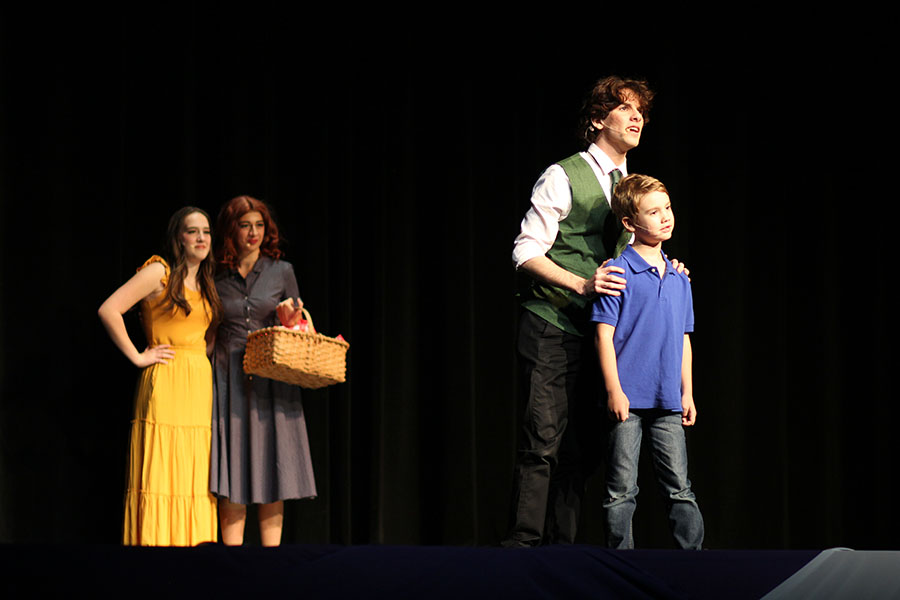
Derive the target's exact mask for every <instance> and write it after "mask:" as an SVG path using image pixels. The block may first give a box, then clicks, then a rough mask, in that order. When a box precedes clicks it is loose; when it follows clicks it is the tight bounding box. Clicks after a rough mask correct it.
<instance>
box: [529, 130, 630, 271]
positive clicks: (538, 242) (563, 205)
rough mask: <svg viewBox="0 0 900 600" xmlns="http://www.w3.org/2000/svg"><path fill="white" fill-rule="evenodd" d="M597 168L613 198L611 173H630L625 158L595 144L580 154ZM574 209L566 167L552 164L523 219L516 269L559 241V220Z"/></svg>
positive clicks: (539, 179)
mask: <svg viewBox="0 0 900 600" xmlns="http://www.w3.org/2000/svg"><path fill="white" fill-rule="evenodd" d="M579 154H580V155H581V157H582V158H584V160H586V161H587V163H588V164H589V165H590V166H591V168H592V169H593V170H594V174H595V175H596V176H597V181H599V182H600V187H602V188H603V193H604V194H605V195H606V200H607V202H609V199H610V198H611V197H612V192H611V189H610V188H611V185H612V182H611V181H610V178H609V174H610V173H611V172H612V171H613V170H615V169H618V170H619V171H620V172H621V173H622V177H625V176H626V175H628V172H627V170H626V167H625V161H622V164H621V165H616V164H614V163H613V161H612V159H611V158H609V157H608V156H607V155H606V153H605V152H603V150H601V149H600V148H598V147H597V146H596V145H594V144H591V145H590V147H589V148H588V149H587V151H586V152H580V153H579ZM570 210H572V190H571V188H570V187H569V178H568V176H567V175H566V172H565V170H564V169H563V168H562V167H561V166H559V165H550V167H548V168H547V170H546V171H544V172H543V173H542V174H541V176H540V178H538V180H537V183H535V184H534V189H533V190H532V192H531V207H530V208H529V209H528V212H527V213H525V218H524V219H522V227H521V231H520V232H519V235H518V236H516V241H515V242H514V244H513V254H512V256H513V262H514V263H515V264H516V268H517V269H518V268H519V267H521V266H522V265H523V264H524V263H525V262H527V261H529V260H531V259H532V258H534V257H536V256H543V255H545V254H547V251H548V250H550V248H551V247H552V246H553V242H555V241H556V234H557V233H559V222H560V221H562V220H563V219H565V218H566V217H567V216H569V211H570Z"/></svg>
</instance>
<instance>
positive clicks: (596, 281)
mask: <svg viewBox="0 0 900 600" xmlns="http://www.w3.org/2000/svg"><path fill="white" fill-rule="evenodd" d="M609 261H610V259H607V260H605V261H604V262H603V264H602V265H600V266H599V267H597V270H596V271H594V276H593V277H591V278H590V279H587V280H585V285H584V293H583V294H582V295H584V296H588V297H590V296H593V295H595V294H607V295H609V296H621V295H622V292H621V291H620V290H624V289H625V279H624V278H623V277H619V276H618V275H616V273H625V269H623V268H622V267H616V266H613V265H610V264H609Z"/></svg>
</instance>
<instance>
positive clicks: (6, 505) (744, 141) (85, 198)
mask: <svg viewBox="0 0 900 600" xmlns="http://www.w3.org/2000/svg"><path fill="white" fill-rule="evenodd" d="M37 12H38V11H37V9H31V10H29V11H25V10H23V9H12V8H4V9H3V12H2V13H0V317H2V320H0V541H3V542H90V543H116V542H117V541H118V540H119V536H120V523H121V518H122V497H123V491H124V490H123V488H124V471H125V453H126V446H127V436H128V428H129V420H130V418H131V414H132V394H133V391H134V386H135V382H136V379H137V372H136V370H135V369H134V368H133V367H131V365H130V364H129V363H128V362H127V361H126V360H125V359H124V358H123V357H122V356H121V355H120V354H119V353H118V351H117V350H115V349H114V347H113V345H112V343H111V342H110V341H109V340H108V338H107V336H106V335H105V333H104V331H103V329H102V327H101V325H100V322H99V320H98V319H97V317H96V309H97V307H98V306H99V305H100V303H101V302H102V301H103V300H104V299H105V298H106V297H107V296H108V295H109V294H110V293H111V292H112V291H113V290H115V289H116V287H117V286H119V285H120V284H122V283H123V282H124V281H125V280H126V279H127V278H128V277H130V276H131V275H132V274H133V273H134V270H135V269H136V267H138V266H139V265H140V264H141V263H142V262H143V261H144V260H145V259H146V258H147V257H148V256H150V255H151V254H153V253H155V252H156V251H157V250H158V242H159V240H160V237H161V235H162V233H163V230H164V228H165V225H166V221H167V219H168V217H169V215H170V214H171V213H173V212H174V211H175V210H176V209H177V208H179V207H181V206H183V205H186V204H192V205H197V206H200V207H202V208H204V209H206V210H207V211H208V212H210V213H213V214H215V213H216V212H217V211H218V208H219V207H220V205H221V204H222V203H223V202H225V201H226V200H228V199H229V198H231V197H233V196H235V195H238V194H250V195H254V196H257V197H260V198H262V199H264V200H266V201H268V202H270V203H271V204H272V205H273V206H274V207H275V209H276V211H277V218H278V222H279V224H280V227H281V229H282V232H283V234H284V237H285V238H286V240H287V245H286V248H285V250H286V258H287V260H289V261H291V262H292V263H293V264H294V266H295V270H296V272H297V275H298V279H299V283H300V289H301V294H302V296H303V298H304V300H305V302H306V305H307V307H308V308H309V309H310V310H311V312H312V314H313V317H314V319H315V322H316V325H317V327H318V329H319V330H320V331H322V332H324V333H326V334H329V335H336V334H338V333H340V334H342V335H343V336H344V337H345V338H346V339H347V340H348V341H349V342H350V344H351V348H350V354H349V380H348V382H347V383H345V384H343V385H339V386H335V387H333V388H330V389H328V390H323V391H315V392H309V393H306V394H305V396H304V401H305V408H306V410H307V413H308V425H309V435H310V440H311V445H312V452H313V462H314V467H315V472H316V479H317V484H318V488H319V498H318V499H316V500H313V501H302V502H293V503H289V507H288V512H287V516H286V518H287V522H286V530H285V535H284V540H285V542H305V543H324V542H332V543H370V542H371V543H391V544H394V543H397V544H399V543H402V544H463V545H470V544H477V545H488V544H496V543H498V542H499V540H500V539H501V537H502V535H503V533H504V531H505V529H506V526H507V508H508V502H509V494H510V487H511V479H512V468H513V460H514V449H515V443H516V436H517V420H518V415H519V412H520V407H519V403H518V400H517V398H518V391H519V390H518V387H517V385H518V384H517V377H516V373H517V363H516V356H515V349H514V343H515V339H514V338H515V327H516V319H517V308H516V302H515V298H514V295H515V292H516V289H517V288H518V287H519V286H520V285H522V283H523V282H522V281H521V280H520V279H518V278H517V275H516V274H515V272H514V270H513V268H512V264H511V259H510V253H511V249H512V240H513V237H514V236H515V234H516V232H517V229H518V224H519V220H520V219H521V218H522V216H523V215H524V212H525V210H526V208H527V206H528V201H529V195H530V191H531V186H532V185H533V183H534V181H535V180H536V178H537V177H538V175H539V174H540V172H541V171H542V169H544V168H545V167H546V166H547V165H549V164H551V163H552V162H554V161H556V160H559V159H561V158H564V157H565V156H568V155H569V154H571V153H573V152H574V151H576V150H578V149H579V147H578V145H577V143H576V142H575V139H574V136H573V129H574V122H575V115H576V112H577V109H578V104H579V101H580V99H581V97H582V95H583V93H584V92H585V91H586V90H587V88H588V87H589V85H590V84H591V83H592V81H593V80H594V79H596V78H597V77H600V76H602V75H605V74H609V73H621V74H625V75H636V76H642V77H646V78H647V79H649V81H650V82H651V84H652V86H653V87H654V88H655V89H656V90H657V92H658V101H657V104H656V107H655V109H654V111H653V113H652V114H651V122H650V124H649V125H648V127H647V128H646V130H645V134H644V137H643V140H642V143H641V146H640V147H639V148H638V149H636V150H634V151H633V152H632V153H631V154H630V156H629V168H630V170H631V171H632V172H644V173H648V174H652V175H655V176H657V177H659V178H661V179H662V180H663V181H664V182H665V183H666V184H667V185H668V187H669V190H670V192H671V196H672V199H673V203H674V207H675V211H676V215H677V217H678V221H677V224H678V227H677V228H676V232H675V237H674V239H673V240H672V241H671V242H670V243H669V245H668V247H667V249H668V251H669V253H670V255H672V256H675V257H677V258H679V259H681V260H684V261H685V262H687V264H688V266H689V268H690V269H691V275H692V280H693V284H694V296H695V309H696V314H697V332H696V333H695V335H694V336H693V344H694V357H695V368H694V370H695V380H696V398H697V403H698V407H699V422H698V424H697V426H696V427H695V428H694V429H693V430H691V431H690V432H689V451H690V460H691V474H692V479H693V481H694V486H695V491H696V493H697V495H698V498H699V501H700V503H701V507H702V509H703V512H704V515H705V517H706V522H707V532H708V533H707V545H708V546H709V547H712V548H794V549H796V548H825V547H830V546H849V547H854V548H860V549H862V548H895V547H896V546H897V539H898V534H900V517H898V514H897V510H896V502H895V500H894V499H895V496H894V495H893V485H894V483H893V480H894V478H895V474H896V466H895V465H896V457H897V450H896V448H895V444H894V441H893V435H892V434H893V432H894V429H895V428H894V427H893V420H892V418H891V417H892V416H893V411H892V410H891V409H892V408H893V405H894V401H895V399H896V394H895V390H894V388H895V386H894V379H895V366H894V353H893V340H894V335H895V325H894V313H895V310H894V307H895V306H896V301H895V300H894V298H893V296H892V293H890V292H889V290H888V287H889V286H890V287H893V286H892V285H890V284H889V282H891V281H892V280H894V279H895V278H896V276H895V274H894V269H892V268H891V265H892V262H889V260H890V259H889V257H890V256H891V254H892V253H890V252H889V249H892V248H893V243H892V242H893V237H895V235H896V231H895V227H893V225H892V223H893V221H894V217H895V211H893V210H889V208H893V207H892V206H891V205H890V204H888V202H887V198H888V197H889V195H892V194H893V182H889V181H887V180H886V181H883V182H881V181H876V180H877V178H878V177H879V176H880V175H881V174H883V173H887V172H889V171H888V170H887V166H888V165H889V163H888V156H889V155H888V154H887V153H885V152H881V151H875V149H876V148H875V146H874V143H875V142H876V141H877V140H878V136H877V134H878V132H879V131H881V129H880V128H881V127H882V125H881V123H880V120H881V117H882V116H883V113H882V109H883V108H884V107H883V102H884V99H883V98H881V97H879V95H878V94H876V93H873V92H871V91H870V87H869V85H870V84H864V83H863V82H864V81H869V82H871V81H872V80H873V79H872V78H873V77H874V76H877V73H875V72H862V73H861V72H860V71H859V62H858V61H856V60H855V59H856V58H857V57H858V55H857V56H854V55H849V54H848V53H847V52H846V49H845V48H843V47H842V46H841V45H840V44H839V43H832V42H828V43H826V42H825V40H824V37H823V39H821V40H819V39H817V40H815V41H814V43H812V44H811V43H805V44H798V43H797V42H796V41H795V39H794V38H793V33H792V32H793V29H792V28H791V27H790V26H788V25H785V26H783V27H778V26H773V27H771V30H765V31H761V30H759V29H754V28H751V27H748V28H747V30H746V31H734V30H733V29H721V30H719V31H715V30H710V29H703V30H700V28H697V31H696V32H691V31H684V30H681V32H680V35H678V36H675V35H674V34H673V31H672V30H670V29H668V28H663V27H659V28H657V29H650V28H648V27H647V26H645V27H644V28H643V29H641V31H640V35H641V37H640V39H639V40H637V39H636V37H635V35H636V34H635V33H634V32H630V31H623V32H622V34H621V35H620V36H618V37H616V36H613V35H609V34H607V35H604V36H600V35H594V34H593V32H591V31H590V30H587V29H586V30H585V31H584V32H582V34H580V35H578V36H572V37H570V38H563V36H552V37H551V36H547V35H545V34H543V33H541V32H543V31H544V30H543V29H537V28H535V27H525V26H522V27H520V28H517V29H513V28H511V27H510V26H509V25H505V26H504V28H497V27H494V26H489V25H487V24H483V25H478V26H473V25H472V23H471V22H466V23H465V24H463V23H460V24H456V23H454V24H453V25H452V26H451V25H449V24H447V23H444V24H443V25H444V27H445V29H444V31H445V32H444V33H438V32H435V31H432V29H431V28H432V25H433V24H432V23H431V22H430V21H425V20H423V21H421V22H419V21H418V20H415V19H414V22H415V23H416V24H417V25H416V26H415V27H413V25H409V26H408V27H399V26H397V27H393V28H391V29H390V30H388V29H384V28H380V27H376V26H374V21H373V22H371V23H368V22H367V21H366V19H365V18H358V19H356V20H355V21H354V22H355V23H356V24H355V25H354V26H352V27H351V26H350V25H347V23H346V21H343V20H338V19H337V17H335V16H332V18H331V20H327V21H324V20H323V21H319V20H315V19H312V18H308V19H306V20H304V19H298V18H297V17H298V16H294V15H287V14H281V13H279V12H278V11H275V10H264V9H254V10H253V11H249V12H243V13H223V12H221V10H220V9H217V10H215V11H207V10H205V9H201V8H199V7H198V6H197V5H194V4H191V3H187V4H185V6H184V7H183V8H182V9H181V10H180V11H179V12H178V13H177V14H175V13H171V14H163V13H160V12H152V11H151V10H150V9H148V10H147V12H146V13H144V12H139V11H138V10H137V9H117V10H114V11H112V12H101V11H96V13H90V12H87V13H86V12H77V13H76V12H73V9H68V11H67V12H59V11H57V10H53V11H48V12H47V13H45V14H37ZM307 16H308V15H307ZM369 25H371V27H369ZM564 40H565V43H562V42H563V41H564ZM763 40H764V41H765V44H763V43H762V41H763ZM874 50H877V49H874ZM851 67H852V68H853V70H851ZM873 71H874V69H873ZM866 173H872V174H874V175H873V176H868V175H865V174H866ZM860 181H862V185H860V183H859V182H860ZM867 183H873V184H874V185H866V184H867ZM873 225H874V226H873ZM861 249H864V251H863V252H861V253H860V252H858V251H859V250H861ZM129 325H130V327H131V328H132V331H133V332H134V335H135V336H136V339H141V338H140V333H139V329H138V327H137V319H136V317H134V315H133V314H132V315H131V316H129ZM598 397H599V391H598ZM651 479H652V475H651V473H650V472H649V471H646V470H645V471H644V472H643V474H642V483H643V492H642V494H641V496H640V505H639V509H638V513H637V517H636V535H637V539H638V545H639V546H642V547H660V548H667V547H670V542H669V538H668V533H667V527H666V524H665V519H664V518H663V516H662V506H661V503H660V501H659V500H658V498H657V497H656V493H655V489H654V485H653V483H652V481H651ZM599 483H600V480H599V479H597V478H595V479H594V480H593V481H592V487H591V490H590V492H589V498H588V502H587V503H586V504H587V507H586V509H585V514H584V525H583V528H582V530H581V531H582V533H581V539H582V541H584V542H586V543H596V544H599V543H602V542H603V533H602V526H601V507H600V502H601V498H600V491H599V487H600V486H599ZM250 522H252V519H251V520H250ZM250 539H251V541H252V540H253V534H252V533H251V535H250Z"/></svg>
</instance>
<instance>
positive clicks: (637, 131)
mask: <svg viewBox="0 0 900 600" xmlns="http://www.w3.org/2000/svg"><path fill="white" fill-rule="evenodd" d="M592 123H593V125H594V127H596V128H597V129H599V130H600V133H599V134H598V136H597V145H598V146H601V147H602V145H603V144H604V143H605V144H607V145H609V146H610V147H612V148H613V149H615V150H616V151H617V152H620V153H622V154H624V153H626V152H628V151H629V150H631V149H632V148H635V147H636V146H637V145H638V144H639V143H640V141H641V131H642V130H643V128H644V116H643V114H641V105H640V99H639V98H638V96H637V94H635V93H634V92H632V91H631V90H626V91H625V93H624V95H623V97H622V103H621V104H619V105H618V106H617V107H615V108H614V109H612V110H611V111H610V112H609V114H608V115H606V118H605V119H603V120H594V121H592Z"/></svg>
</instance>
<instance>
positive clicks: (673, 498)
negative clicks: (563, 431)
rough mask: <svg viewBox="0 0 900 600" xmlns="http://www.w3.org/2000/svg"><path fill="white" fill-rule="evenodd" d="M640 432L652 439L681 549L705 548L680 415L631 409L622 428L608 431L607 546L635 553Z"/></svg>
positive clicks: (659, 478) (617, 426)
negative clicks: (634, 533)
mask: <svg viewBox="0 0 900 600" xmlns="http://www.w3.org/2000/svg"><path fill="white" fill-rule="evenodd" d="M644 430H646V431H647V435H648V437H649V438H650V444H651V452H652V453H653V468H654V471H655V472H656V479H657V481H658V483H659V487H660V491H661V493H662V494H663V497H664V500H665V502H666V506H667V508H668V513H669V527H670V529H671V530H672V536H673V537H674V538H675V543H676V544H677V545H678V547H679V548H684V549H692V550H699V549H700V548H701V546H702V545H703V516H702V515H701V514H700V508H699V507H698V506H697V499H696V498H695V497H694V493H693V492H692V491H691V482H690V480H689V479H688V476H687V449H686V447H685V441H684V427H683V426H682V425H681V414H680V413H672V412H670V411H664V410H654V409H634V410H632V411H631V412H630V413H629V414H628V419H627V420H626V421H624V422H621V423H620V422H616V423H612V424H611V425H610V430H609V438H608V446H607V462H606V500H605V501H604V503H603V508H605V509H606V544H607V546H609V547H610V548H620V549H625V548H634V536H633V534H632V530H631V519H632V516H633V515H634V509H635V507H636V506H637V495H638V486H637V478H638V459H639V458H640V455H641V438H642V436H643V433H644Z"/></svg>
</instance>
